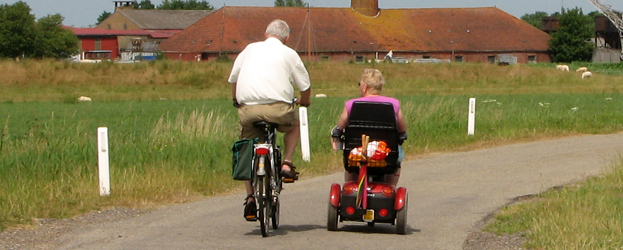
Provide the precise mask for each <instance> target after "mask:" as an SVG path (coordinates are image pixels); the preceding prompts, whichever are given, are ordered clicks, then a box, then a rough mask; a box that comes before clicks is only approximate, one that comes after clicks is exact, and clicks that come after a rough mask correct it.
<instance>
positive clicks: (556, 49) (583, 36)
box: [549, 7, 593, 62]
mask: <svg viewBox="0 0 623 250" xmlns="http://www.w3.org/2000/svg"><path fill="white" fill-rule="evenodd" d="M558 25H559V26H558V30H557V31H556V32H555V33H553V34H552V39H550V40H549V46H550V50H551V51H550V55H551V57H552V60H553V61H554V62H573V61H590V60H591V57H592V55H593V44H591V43H590V42H588V40H589V39H590V38H591V37H592V36H593V33H592V28H591V26H590V25H591V20H590V17H588V16H585V15H584V14H583V13H582V10H581V9H578V8H577V7H576V8H574V9H567V10H566V11H565V10H563V13H562V14H561V15H560V17H559V18H558Z"/></svg>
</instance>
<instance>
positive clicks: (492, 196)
mask: <svg viewBox="0 0 623 250" xmlns="http://www.w3.org/2000/svg"><path fill="white" fill-rule="evenodd" d="M621 150H623V134H615V135H596V136H581V137H572V138H564V139H557V140H551V141H541V142H532V143H522V144H515V145H509V146H502V147H496V148H491V149H484V150H478V151H472V152H460V153H449V154H442V155H436V156H431V157H427V158H424V159H419V160H413V161H409V162H406V163H405V164H404V165H403V173H402V177H401V178H402V179H401V181H400V183H399V184H400V185H401V186H405V187H407V188H408V190H409V214H408V230H407V235H396V234H394V228H393V227H392V226H390V225H384V224H381V225H379V224H377V226H376V227H374V228H368V227H367V226H366V225H365V224H363V223H348V224H346V223H340V224H339V226H340V230H339V231H337V232H328V231H327V230H326V212H327V211H326V210H327V201H328V193H329V186H330V184H331V183H333V182H340V183H341V179H342V176H341V174H334V175H329V176H324V177H319V178H313V179H309V180H301V181H298V182H296V183H295V184H288V185H287V186H286V190H285V191H284V192H283V195H282V201H283V204H282V214H281V227H280V229H279V230H276V231H272V233H273V235H272V236H271V237H269V238H262V237H261V234H260V229H259V226H258V225H259V223H257V222H256V223H248V222H246V221H244V220H243V218H242V215H241V214H242V208H243V207H242V202H243V201H242V198H243V197H244V194H242V193H240V194H236V195H232V196H223V197H215V198H209V199H206V200H203V201H200V202H195V203H190V204H181V205H175V206H171V207H166V208H163V209H159V210H157V211H154V212H151V213H147V214H143V215H141V216H138V217H134V218H131V219H127V220H123V221H118V222H110V223H104V224H98V225H92V226H87V227H80V228H77V229H75V230H74V231H72V232H70V233H68V234H65V235H63V236H61V237H60V238H58V244H59V246H58V247H55V249H347V248H348V249H435V250H438V249H461V247H462V244H463V241H464V240H465V238H466V236H467V235H468V234H469V232H470V231H471V230H473V229H474V225H476V224H478V223H479V222H480V221H482V219H483V218H484V217H486V216H487V215H488V214H490V213H491V212H493V211H495V210H496V209H498V208H500V207H502V206H504V205H505V204H507V203H509V202H511V201H512V200H513V199H514V198H516V197H519V196H524V195H529V194H536V193H540V192H543V191H545V190H547V189H549V188H551V187H554V186H559V185H564V184H567V183H570V182H574V181H578V180H581V179H583V178H585V177H587V176H592V175H597V174H599V173H601V172H602V171H604V170H605V169H606V168H607V167H608V166H609V164H610V163H611V162H613V160H615V159H616V157H618V154H619V152H620V151H621Z"/></svg>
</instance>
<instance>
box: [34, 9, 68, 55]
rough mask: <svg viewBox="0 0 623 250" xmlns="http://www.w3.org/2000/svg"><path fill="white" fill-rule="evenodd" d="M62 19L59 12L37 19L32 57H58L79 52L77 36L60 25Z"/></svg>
mask: <svg viewBox="0 0 623 250" xmlns="http://www.w3.org/2000/svg"><path fill="white" fill-rule="evenodd" d="M64 19H65V18H64V17H63V16H61V15H60V14H55V15H48V16H46V17H42V18H40V19H39V20H38V21H37V23H36V31H37V37H36V39H35V45H36V46H35V48H34V51H33V57H35V58H57V59H60V58H68V57H70V56H72V55H75V54H77V53H78V52H79V48H78V42H79V41H78V37H76V35H74V33H73V32H71V30H68V29H65V28H63V27H62V25H63V20H64Z"/></svg>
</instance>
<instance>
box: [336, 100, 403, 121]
mask: <svg viewBox="0 0 623 250" xmlns="http://www.w3.org/2000/svg"><path fill="white" fill-rule="evenodd" d="M356 101H362V102H388V103H391V104H392V106H394V116H395V117H396V120H398V111H399V110H400V101H398V100H397V99H395V98H391V97H387V96H380V95H375V96H366V97H359V98H355V99H350V100H348V101H346V104H345V105H346V112H348V115H349V116H350V110H351V109H352V108H353V103H354V102H356Z"/></svg>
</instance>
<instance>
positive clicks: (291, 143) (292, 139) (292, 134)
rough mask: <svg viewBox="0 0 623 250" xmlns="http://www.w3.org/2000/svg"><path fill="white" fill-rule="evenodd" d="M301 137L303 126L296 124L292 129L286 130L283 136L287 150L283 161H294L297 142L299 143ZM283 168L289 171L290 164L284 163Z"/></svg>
mask: <svg viewBox="0 0 623 250" xmlns="http://www.w3.org/2000/svg"><path fill="white" fill-rule="evenodd" d="M300 137H301V128H300V127H299V126H294V127H293V128H292V129H291V130H290V131H288V132H286V133H285V135H284V137H283V143H284V144H285V151H284V152H283V161H287V162H292V157H293V156H294V151H295V150H296V144H297V143H299V138H300ZM281 169H282V170H284V171H286V172H288V171H290V166H288V165H285V164H284V165H282V166H281Z"/></svg>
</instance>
